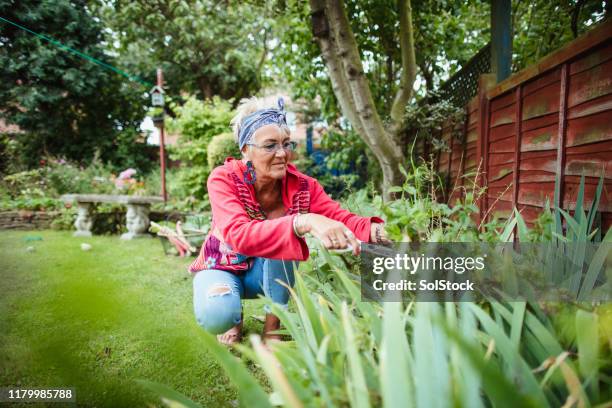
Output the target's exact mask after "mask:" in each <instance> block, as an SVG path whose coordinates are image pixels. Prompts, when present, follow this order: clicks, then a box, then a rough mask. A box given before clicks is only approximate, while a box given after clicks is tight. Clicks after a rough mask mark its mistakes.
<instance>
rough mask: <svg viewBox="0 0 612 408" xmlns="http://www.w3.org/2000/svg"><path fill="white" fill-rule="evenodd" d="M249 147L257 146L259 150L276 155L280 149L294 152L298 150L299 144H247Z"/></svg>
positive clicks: (291, 142) (292, 142) (290, 142)
mask: <svg viewBox="0 0 612 408" xmlns="http://www.w3.org/2000/svg"><path fill="white" fill-rule="evenodd" d="M247 145H249V146H255V147H257V148H259V149H263V150H264V151H265V152H266V153H276V152H278V151H279V150H280V149H283V150H284V151H286V152H293V151H295V149H296V148H297V142H294V141H289V142H285V143H283V144H280V143H266V144H263V145H257V144H255V143H247Z"/></svg>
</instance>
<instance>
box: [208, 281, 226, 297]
mask: <svg viewBox="0 0 612 408" xmlns="http://www.w3.org/2000/svg"><path fill="white" fill-rule="evenodd" d="M231 294H232V288H231V286H230V285H228V284H227V283H217V284H216V285H214V286H212V287H211V288H210V289H208V293H207V294H206V295H207V296H208V297H209V298H211V297H216V296H224V295H231Z"/></svg>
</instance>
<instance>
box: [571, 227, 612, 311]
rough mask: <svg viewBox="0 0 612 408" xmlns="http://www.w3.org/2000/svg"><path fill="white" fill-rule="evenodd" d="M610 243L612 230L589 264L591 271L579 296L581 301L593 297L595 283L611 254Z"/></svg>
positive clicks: (589, 270)
mask: <svg viewBox="0 0 612 408" xmlns="http://www.w3.org/2000/svg"><path fill="white" fill-rule="evenodd" d="M610 242H612V228H611V229H609V230H608V232H607V233H606V236H605V237H604V239H603V240H602V243H601V244H600V245H599V248H597V250H596V251H595V254H594V255H593V258H592V259H591V262H590V263H589V269H588V270H587V273H586V275H585V277H584V281H583V282H582V286H581V287H580V292H579V294H578V300H579V301H582V302H583V301H587V300H588V299H589V298H590V297H591V294H592V293H593V288H594V287H595V282H596V281H597V278H598V276H599V274H600V273H601V272H602V270H603V265H604V263H605V262H606V259H607V258H608V255H609V253H610V247H611V246H610V244H609V243H610ZM604 272H605V271H604Z"/></svg>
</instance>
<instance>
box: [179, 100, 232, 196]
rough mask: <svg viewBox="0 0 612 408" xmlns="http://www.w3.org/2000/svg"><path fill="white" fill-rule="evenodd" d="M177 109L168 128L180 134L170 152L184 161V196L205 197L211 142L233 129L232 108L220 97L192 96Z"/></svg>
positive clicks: (182, 178)
mask: <svg viewBox="0 0 612 408" xmlns="http://www.w3.org/2000/svg"><path fill="white" fill-rule="evenodd" d="M175 112H176V113H177V117H176V118H175V119H173V120H171V121H169V122H168V129H169V130H170V131H171V132H176V133H179V134H180V135H181V136H180V138H179V143H178V145H177V146H176V147H175V148H174V149H172V151H171V154H170V157H171V158H172V159H173V160H180V161H181V168H180V171H179V176H178V182H179V184H181V187H182V189H183V190H184V192H185V196H193V197H195V198H196V199H204V197H205V195H206V180H207V179H208V175H209V174H210V171H209V166H208V154H207V153H208V144H209V143H210V141H211V140H212V138H213V137H214V136H216V135H218V134H221V133H224V132H229V131H230V120H231V119H232V116H233V111H232V107H231V104H230V102H228V101H224V100H221V99H219V98H213V99H212V100H208V101H205V102H202V101H200V100H198V99H196V98H195V97H191V98H189V99H188V100H187V102H186V103H185V104H184V105H183V106H180V107H176V108H175Z"/></svg>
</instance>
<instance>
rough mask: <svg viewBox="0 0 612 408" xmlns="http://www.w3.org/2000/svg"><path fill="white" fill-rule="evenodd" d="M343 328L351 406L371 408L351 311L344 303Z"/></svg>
mask: <svg viewBox="0 0 612 408" xmlns="http://www.w3.org/2000/svg"><path fill="white" fill-rule="evenodd" d="M342 328H343V330H344V337H345V339H346V345H345V347H346V356H347V359H348V368H349V373H348V376H347V377H348V378H347V380H346V382H347V391H348V394H349V398H350V400H351V406H352V407H355V408H369V407H370V396H369V394H368V387H367V386H366V381H365V375H364V373H363V366H362V364H361V358H360V356H359V351H358V346H357V339H356V338H355V333H354V332H353V327H352V324H351V320H350V317H349V309H348V306H347V304H346V303H342Z"/></svg>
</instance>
